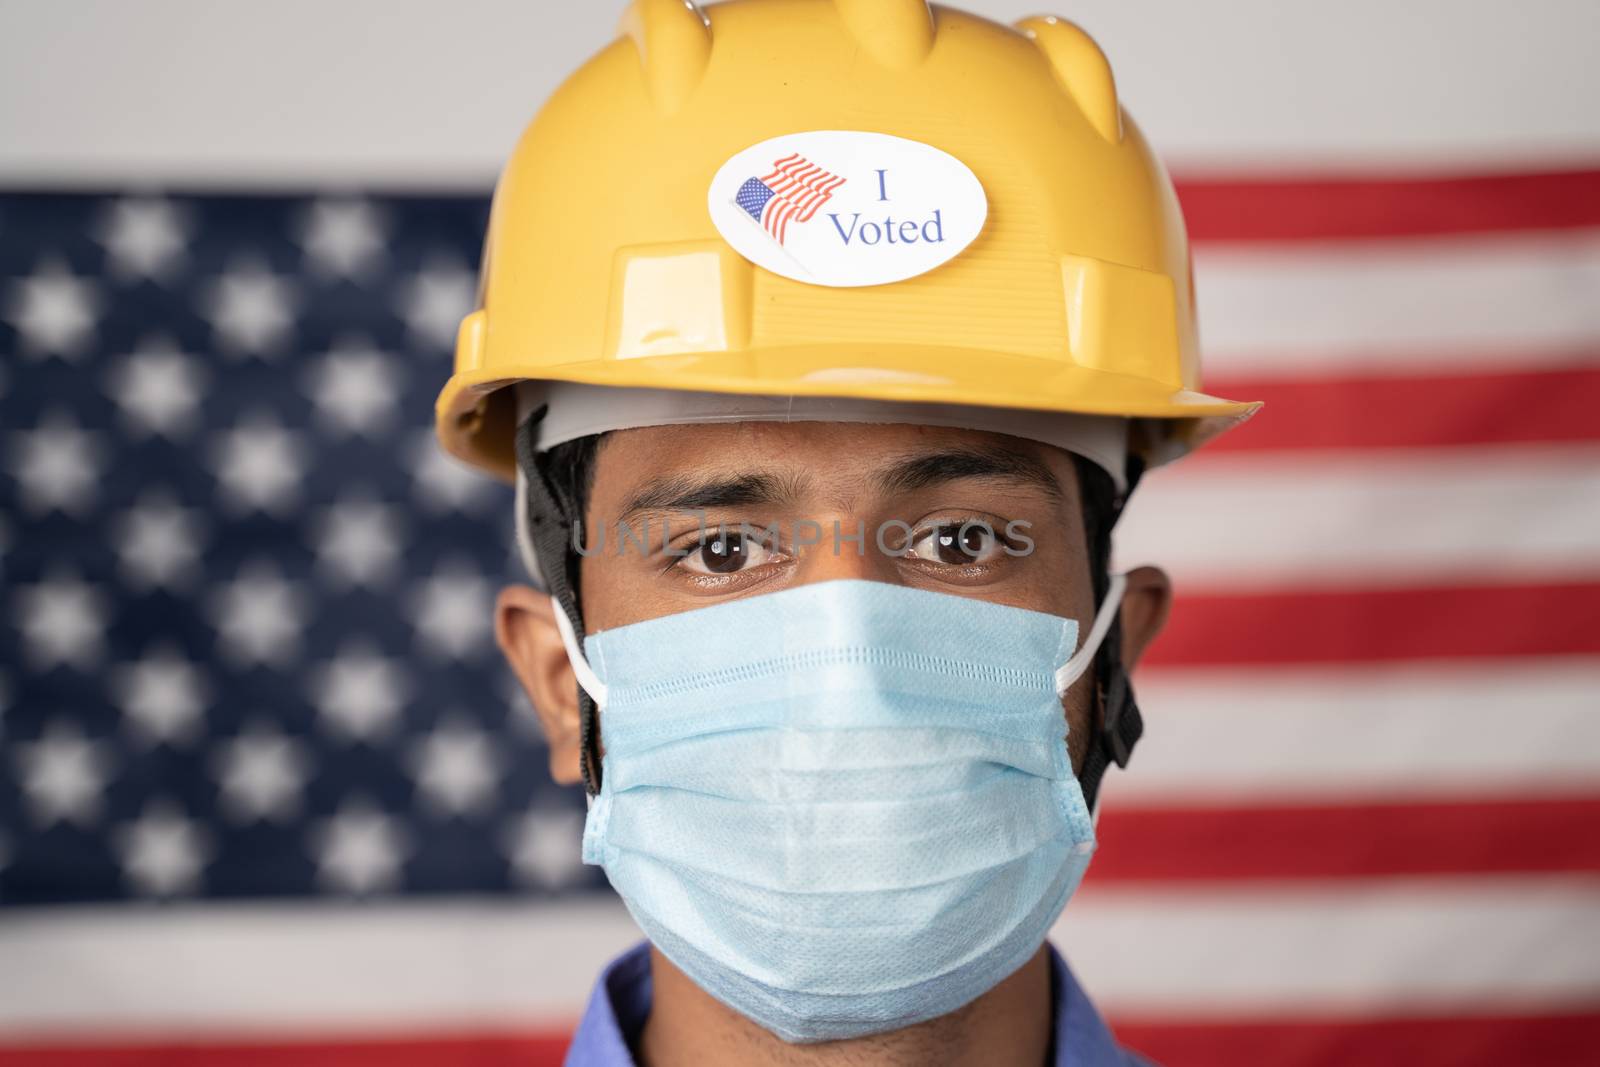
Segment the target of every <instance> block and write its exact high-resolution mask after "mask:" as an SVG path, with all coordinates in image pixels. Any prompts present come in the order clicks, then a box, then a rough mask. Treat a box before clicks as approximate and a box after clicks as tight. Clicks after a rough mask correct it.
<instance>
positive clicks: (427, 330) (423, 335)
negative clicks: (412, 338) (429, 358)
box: [397, 261, 478, 349]
mask: <svg viewBox="0 0 1600 1067" xmlns="http://www.w3.org/2000/svg"><path fill="white" fill-rule="evenodd" d="M477 292H478V282H477V278H476V277H475V276H474V275H473V273H472V272H471V271H469V270H466V269H464V268H463V267H461V266H460V264H457V263H449V262H445V261H437V262H434V263H430V264H428V265H427V266H425V267H423V269H422V270H420V271H418V272H417V273H416V274H413V275H412V276H411V278H410V279H408V280H407V281H406V282H405V283H404V284H403V285H402V286H401V293H400V306H399V308H398V309H397V310H398V312H399V315H400V318H402V319H404V320H405V323H406V325H407V326H409V327H410V328H411V332H412V333H413V334H415V335H417V336H418V337H419V338H420V339H421V340H422V342H423V343H424V344H426V345H428V346H430V347H432V348H440V349H451V348H454V347H455V343H456V331H457V330H458V329H460V328H461V320H462V319H463V318H465V317H466V316H467V313H468V312H470V311H471V310H472V307H473V304H474V303H475V302H476V300H477Z"/></svg>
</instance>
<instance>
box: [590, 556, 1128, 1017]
mask: <svg viewBox="0 0 1600 1067" xmlns="http://www.w3.org/2000/svg"><path fill="white" fill-rule="evenodd" d="M1115 608H1116V605H1115V603H1114V602H1112V603H1108V605H1107V610H1115ZM1095 629H1096V631H1100V630H1101V629H1102V628H1101V627H1098V626H1097V627H1096V628H1095ZM1077 638H1078V625H1077V623H1076V622H1075V621H1074V620H1072V619H1066V618H1061V617H1058V616H1054V615H1048V614H1044V613H1041V612H1036V611H1029V610H1025V609H1022V608H1015V607H1009V606H1005V605H999V604H992V603H989V602H986V601H982V600H975V599H972V598H970V597H964V596H957V595H953V594H947V593H936V592H931V591H927V590H920V589H909V588H905V587H902V586H896V585H890V584H887V583H883V582H869V581H859V580H853V579H846V580H838V581H828V582H820V583H815V584H809V585H804V586H798V587H795V588H791V589H786V590H783V591H781V592H776V593H770V594H765V595H760V596H753V597H747V598H744V599H740V600H733V601H728V602H725V603H720V604H716V605H713V606H709V607H705V608H699V609H695V610H691V611H687V612H682V613H679V614H676V615H669V616H665V617H663V618H659V619H652V620H649V621H646V622H640V623H634V624H630V625H627V626H621V627H618V628H616V629H612V630H607V631H603V632H600V633H596V634H592V635H590V636H589V637H588V638H586V639H585V641H584V645H583V650H584V658H586V659H587V660H588V665H589V667H591V668H592V670H593V675H594V677H593V678H591V682H594V681H598V683H599V685H598V686H596V688H598V689H600V691H601V693H600V694H596V695H597V697H599V696H601V694H603V698H602V699H600V703H601V705H602V711H601V719H600V728H601V739H602V742H603V744H604V749H605V755H604V758H603V761H602V777H601V781H602V786H601V790H600V793H599V795H598V796H596V797H595V798H593V802H592V804H591V806H590V809H589V813H588V818H587V821H586V823H585V827H584V837H583V858H584V860H585V862H587V863H592V864H599V865H600V866H602V867H604V869H605V871H606V875H607V877H608V878H609V879H610V881H611V884H612V885H613V886H614V887H615V888H616V890H617V892H618V893H619V894H620V895H621V897H622V899H623V901H624V902H625V903H626V905H627V907H628V910H629V911H630V912H631V913H632V915H633V917H634V919H635V920H636V921H637V922H638V923H639V925H640V927H641V928H642V929H643V930H644V932H645V934H646V935H647V936H648V937H649V938H650V940H651V941H652V942H653V943H654V944H655V945H656V946H657V947H658V948H660V949H661V951H662V952H664V953H665V954H666V956H667V957H668V958H669V959H671V960H672V961H673V963H675V964H676V965H677V966H678V967H680V968H681V969H682V970H683V971H684V972H685V973H686V974H688V975H689V977H690V978H691V979H693V980H694V982H695V983H696V984H697V985H699V986H700V987H701V988H702V989H704V990H706V991H707V992H708V993H710V994H711V995H712V996H714V997H716V998H717V999H719V1000H721V1001H722V1002H723V1003H725V1004H727V1005H728V1006H730V1007H732V1008H734V1009H735V1010H737V1011H739V1012H740V1013H742V1014H744V1015H745V1016H747V1017H748V1018H750V1019H752V1020H754V1021H755V1022H756V1023H758V1024H760V1025H761V1026H763V1027H765V1028H766V1029H768V1030H770V1031H772V1032H773V1033H775V1034H777V1035H778V1036H780V1037H782V1038H784V1039H785V1040H788V1041H792V1042H813V1041H823V1040H831V1039H837V1038H848V1037H858V1036H861V1035H865V1034H872V1033H879V1032H884V1031H889V1030H895V1029H899V1028H901V1027H904V1026H909V1025H911V1024H913V1023H917V1022H920V1021H922V1020H925V1019H931V1018H934V1017H937V1016H939V1015H943V1014H946V1013H947V1012H950V1011H953V1010H955V1009H956V1008H959V1007H961V1006H962V1005H964V1004H966V1003H968V1002H969V1001H971V1000H973V999H974V998H976V997H977V996H979V995H981V994H982V993H984V992H985V991H987V990H989V989H990V988H992V987H993V986H994V985H996V984H997V983H998V982H999V981H1000V980H1001V979H1003V978H1005V977H1006V976H1007V975H1009V974H1011V973H1012V972H1013V971H1015V970H1016V969H1017V968H1018V967H1020V966H1021V965H1022V964H1023V963H1024V962H1026V961H1027V959H1028V958H1029V957H1030V956H1031V955H1032V954H1033V953H1034V952H1035V951H1037V950H1038V948H1039V946H1040V945H1041V944H1042V943H1043V942H1044V938H1045V936H1046V934H1047V932H1048V931H1049V929H1050V926H1051V924H1052V923H1053V922H1054V921H1055V919H1056V917H1057V915H1058V914H1059V912H1060V911H1061V909H1062V907H1063V906H1065V904H1066V902H1067V900H1068V898H1069V897H1070V896H1071V895H1072V893H1073V891H1074V890H1075V889H1076V888H1077V886H1078V883H1079V881H1080V880H1081V879H1082V877H1083V874H1084V870H1085V868H1086V867H1087V866H1088V863H1089V858H1090V856H1091V854H1092V853H1093V851H1094V847H1095V836H1094V826H1093V821H1092V819H1091V818H1090V813H1089V810H1088V807H1087V806H1086V805H1085V803H1084V798H1083V793H1082V791H1081V790H1080V789H1079V787H1078V783H1077V780H1076V778H1074V776H1073V773H1072V764H1071V760H1070V758H1069V756H1068V754H1067V744H1066V734H1067V725H1066V718H1065V715H1064V713H1063V711H1062V705H1061V700H1060V696H1059V692H1058V685H1057V683H1058V677H1057V672H1058V670H1060V669H1061V668H1062V667H1063V666H1064V665H1066V664H1067V663H1068V661H1069V659H1071V658H1072V655H1073V651H1074V648H1075V646H1076V643H1077ZM571 651H574V652H575V651H576V650H575V649H572V650H571ZM1080 658H1082V657H1081V655H1080ZM584 673H585V674H587V673H588V672H584ZM1063 688H1064V686H1063Z"/></svg>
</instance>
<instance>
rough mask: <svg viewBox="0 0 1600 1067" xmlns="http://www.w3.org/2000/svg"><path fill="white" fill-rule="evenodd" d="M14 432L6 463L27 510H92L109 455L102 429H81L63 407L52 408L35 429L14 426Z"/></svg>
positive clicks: (79, 511) (76, 511)
mask: <svg viewBox="0 0 1600 1067" xmlns="http://www.w3.org/2000/svg"><path fill="white" fill-rule="evenodd" d="M10 437H11V442H10V444H11V447H10V449H9V451H10V453H11V456H10V461H9V463H8V464H7V466H8V467H9V468H10V469H11V473H12V475H13V476H15V478H16V479H17V483H18V486H17V487H18V489H19V490H20V492H21V496H22V504H23V506H24V507H25V508H27V509H28V511H30V512H32V513H33V514H35V515H40V514H44V513H45V512H48V511H51V510H56V511H61V512H64V513H66V514H68V515H80V516H81V515H83V514H84V513H85V512H87V511H88V510H89V508H90V507H91V506H92V505H93V503H94V493H95V489H96V488H97V485H98V483H99V481H100V475H101V472H102V464H103V461H104V458H105V447H104V445H103V444H102V443H101V440H100V437H99V435H98V434H93V433H90V432H88V431H86V430H82V429H79V427H78V422H77V420H76V419H75V418H73V417H72V415H71V414H69V413H67V412H65V411H52V412H50V413H48V414H47V415H44V416H43V417H42V418H41V419H40V420H39V423H38V425H37V426H36V427H35V428H34V429H32V430H16V431H13V432H12V433H11V435H10Z"/></svg>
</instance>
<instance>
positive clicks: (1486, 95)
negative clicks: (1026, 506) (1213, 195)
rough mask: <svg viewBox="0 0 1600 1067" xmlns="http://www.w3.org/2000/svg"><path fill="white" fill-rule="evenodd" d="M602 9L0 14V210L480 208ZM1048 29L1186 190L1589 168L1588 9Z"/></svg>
mask: <svg viewBox="0 0 1600 1067" xmlns="http://www.w3.org/2000/svg"><path fill="white" fill-rule="evenodd" d="M622 6H623V5H622V3H621V0H571V2H568V3H556V2H553V0H448V2H447V0H270V2H260V0H0V184H5V185H10V186H17V185H24V184H41V183H52V184H107V183H117V182H130V181H131V182H142V181H149V182H167V181H174V180H178V181H183V182H185V183H190V184H192V183H196V182H214V183H221V184H232V185H238V184H246V185H254V186H261V185H271V184H275V183H296V182H308V181H316V182H321V183H324V184H326V183H329V182H333V183H337V182H344V181H348V182H351V183H357V182H361V183H374V182H375V183H383V184H387V185H410V186H438V187H467V188H481V187H484V186H486V185H487V183H488V182H489V181H490V180H491V179H492V178H493V176H494V174H495V172H496V171H497V169H498V166H499V163H500V162H501V160H502V158H503V156H504V155H505V154H506V152H507V151H508V150H509V148H510V145H511V142H512V140H513V139H514V138H515V136H516V134H517V132H518V131H519V130H520V129H521V127H522V125H523V124H524V123H525V122H526V120H527V119H528V117H529V116H530V115H531V114H532V112H533V111H534V110H535V109H536V108H537V106H538V104H539V102H540V101H541V100H542V99H543V98H544V97H545V95H546V94H547V93H548V92H549V91H550V89H551V88H552V87H553V86H554V85H555V84H556V83H557V82H558V81H559V80H560V78H561V77H562V76H563V75H564V74H565V73H566V72H567V71H569V70H570V69H571V68H572V67H574V66H576V65H577V64H578V63H579V62H581V61H582V60H583V58H585V57H586V56H587V55H588V54H590V53H591V52H593V51H594V50H596V49H597V48H599V47H600V46H602V45H603V44H604V43H605V42H606V41H607V40H609V39H610V37H611V35H612V29H613V26H614V24H615V21H616V18H617V15H618V14H619V12H620V11H621V9H622ZM966 6H968V7H971V8H974V9H977V10H980V11H982V12H984V13H985V14H988V15H991V16H992V17H996V18H1003V19H1008V20H1010V19H1015V18H1018V17H1020V16H1023V15H1026V14H1033V13H1037V10H1038V8H1039V7H1040V6H1045V7H1048V6H1050V5H1049V3H1048V0H1046V3H1045V4H1042V5H1041V4H1038V3H1037V2H1036V0H968V2H967V4H966ZM1055 6H1056V13H1058V14H1062V15H1066V16H1068V17H1071V18H1074V19H1076V20H1077V21H1079V22H1080V23H1081V24H1083V25H1084V26H1085V27H1086V28H1088V29H1089V30H1090V32H1091V33H1093V34H1095V35H1096V37H1097V38H1098V39H1099V40H1100V42H1101V44H1102V46H1103V47H1105V49H1106V50H1107V52H1108V53H1109V54H1110V56H1111V59H1112V63H1113V66H1114V67H1115V69H1116V71H1117V73H1118V76H1119V80H1120V83H1121V86H1122V91H1123V98H1124V100H1125V101H1126V102H1128V104H1129V107H1130V109H1131V110H1132V111H1133V112H1134V114H1135V115H1136V116H1138V118H1139V119H1140V121H1141V123H1142V124H1143V125H1144V127H1145V128H1146V130H1147V131H1148V132H1149V133H1150V135H1151V137H1152V139H1153V140H1154V142H1155V144H1156V145H1158V146H1159V148H1160V149H1161V151H1163V152H1164V153H1165V154H1166V156H1167V157H1168V159H1169V161H1170V162H1171V163H1172V164H1173V165H1174V166H1177V167H1180V168H1183V169H1184V170H1186V171H1188V172H1190V173H1193V172H1195V171H1197V170H1228V171H1237V170H1241V169H1245V168H1260V167H1262V166H1270V167H1295V166H1302V165H1315V166H1318V167H1328V166H1330V165H1332V166H1360V165H1361V164H1363V163H1371V162H1372V161H1373V160H1375V159H1377V160H1381V161H1383V162H1384V163H1385V164H1387V165H1400V166H1407V165H1413V164H1416V165H1425V166H1426V165H1434V164H1440V163H1443V164H1446V165H1450V164H1457V163H1462V164H1466V165H1470V166H1502V165H1503V166H1513V165H1516V164H1517V163H1519V162H1520V163H1522V164H1524V165H1526V164H1527V163H1528V162H1529V161H1530V160H1534V161H1549V162H1557V163H1559V162H1562V161H1568V160H1576V159H1587V160H1589V161H1593V160H1594V159H1595V158H1596V157H1597V156H1600V63H1597V62H1596V60H1595V51H1596V47H1597V45H1600V0H1524V2H1523V3H1520V4H1506V3H1503V2H1502V3H1490V2H1488V0H1339V2H1338V3H1329V2H1325V0H1209V2H1206V0H1078V2H1076V3H1072V4H1058V5H1055Z"/></svg>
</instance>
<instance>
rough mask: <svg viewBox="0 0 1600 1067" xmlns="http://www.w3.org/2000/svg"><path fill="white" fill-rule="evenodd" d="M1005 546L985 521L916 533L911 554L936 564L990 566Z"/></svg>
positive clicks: (937, 527)
mask: <svg viewBox="0 0 1600 1067" xmlns="http://www.w3.org/2000/svg"><path fill="white" fill-rule="evenodd" d="M1003 547H1004V546H1003V545H1002V543H1001V541H1000V538H999V537H997V536H996V535H995V532H994V531H993V530H991V529H990V528H989V527H988V526H986V525H984V524H983V523H981V522H966V523H951V524H948V525H944V526H934V527H932V528H930V529H927V530H920V531H918V532H917V533H915V534H913V535H912V545H911V554H912V555H913V556H915V557H917V558H918V559H925V560H928V561H930V562H933V563H948V564H952V565H955V566H961V565H965V564H971V563H987V562H989V561H990V560H992V559H994V558H995V557H996V556H998V555H999V554H1000V552H1001V551H1002V549H1003Z"/></svg>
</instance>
